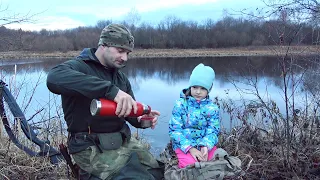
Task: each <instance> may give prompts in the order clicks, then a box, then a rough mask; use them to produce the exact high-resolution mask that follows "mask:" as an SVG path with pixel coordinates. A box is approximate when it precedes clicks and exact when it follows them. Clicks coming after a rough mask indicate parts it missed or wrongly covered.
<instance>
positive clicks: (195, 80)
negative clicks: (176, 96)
mask: <svg viewBox="0 0 320 180" xmlns="http://www.w3.org/2000/svg"><path fill="white" fill-rule="evenodd" d="M214 79H215V72H214V70H213V69H212V68H211V67H210V66H205V65H204V64H202V63H200V64H198V65H197V66H196V67H195V68H194V69H193V70H192V73H191V76H190V79H189V87H191V86H201V87H204V88H206V89H207V90H208V92H210V91H211V88H212V84H213V81H214Z"/></svg>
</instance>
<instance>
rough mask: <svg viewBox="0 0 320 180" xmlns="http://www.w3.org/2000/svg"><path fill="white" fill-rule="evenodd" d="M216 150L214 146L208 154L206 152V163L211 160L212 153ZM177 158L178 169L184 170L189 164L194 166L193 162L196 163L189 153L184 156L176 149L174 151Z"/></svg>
mask: <svg viewBox="0 0 320 180" xmlns="http://www.w3.org/2000/svg"><path fill="white" fill-rule="evenodd" d="M216 149H217V147H216V146H214V147H213V148H212V149H211V150H210V151H209V152H208V161H209V160H211V159H212V158H213V153H214V151H215V150H216ZM175 152H176V155H177V158H178V162H179V163H178V167H179V168H184V167H186V166H187V165H190V164H194V163H195V162H197V161H196V160H195V159H194V158H193V157H192V156H191V154H190V152H188V153H187V154H185V153H184V152H183V151H181V149H179V148H178V149H176V150H175Z"/></svg>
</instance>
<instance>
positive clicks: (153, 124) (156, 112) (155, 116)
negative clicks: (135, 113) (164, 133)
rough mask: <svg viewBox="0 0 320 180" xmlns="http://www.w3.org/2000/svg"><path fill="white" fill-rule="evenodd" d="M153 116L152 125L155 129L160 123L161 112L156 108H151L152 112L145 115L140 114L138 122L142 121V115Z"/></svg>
mask: <svg viewBox="0 0 320 180" xmlns="http://www.w3.org/2000/svg"><path fill="white" fill-rule="evenodd" d="M145 116H147V117H153V119H152V125H151V129H154V128H155V127H156V125H157V124H158V116H160V112H159V111H156V110H151V112H150V113H149V114H145V115H143V116H139V117H138V122H140V119H141V118H142V117H145Z"/></svg>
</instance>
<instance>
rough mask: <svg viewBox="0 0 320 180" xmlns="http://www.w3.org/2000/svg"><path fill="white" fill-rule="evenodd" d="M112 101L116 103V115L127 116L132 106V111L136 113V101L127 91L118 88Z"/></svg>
mask: <svg viewBox="0 0 320 180" xmlns="http://www.w3.org/2000/svg"><path fill="white" fill-rule="evenodd" d="M114 102H116V103H117V109H116V115H117V116H118V117H127V116H128V115H129V114H130V112H131V110H132V108H133V112H134V113H137V109H138V108H137V102H136V101H135V100H134V99H133V98H132V97H131V96H130V95H129V94H127V93H125V92H123V91H121V90H120V89H119V91H118V93H117V95H116V97H115V98H114Z"/></svg>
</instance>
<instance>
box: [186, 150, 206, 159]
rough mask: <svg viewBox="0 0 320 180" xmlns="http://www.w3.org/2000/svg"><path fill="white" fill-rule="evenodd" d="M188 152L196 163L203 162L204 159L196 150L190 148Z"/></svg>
mask: <svg viewBox="0 0 320 180" xmlns="http://www.w3.org/2000/svg"><path fill="white" fill-rule="evenodd" d="M189 152H190V154H191V156H192V157H193V158H194V159H195V160H196V161H204V157H203V155H202V153H201V152H200V151H199V150H198V149H196V148H194V147H192V148H191V149H190V150H189Z"/></svg>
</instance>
